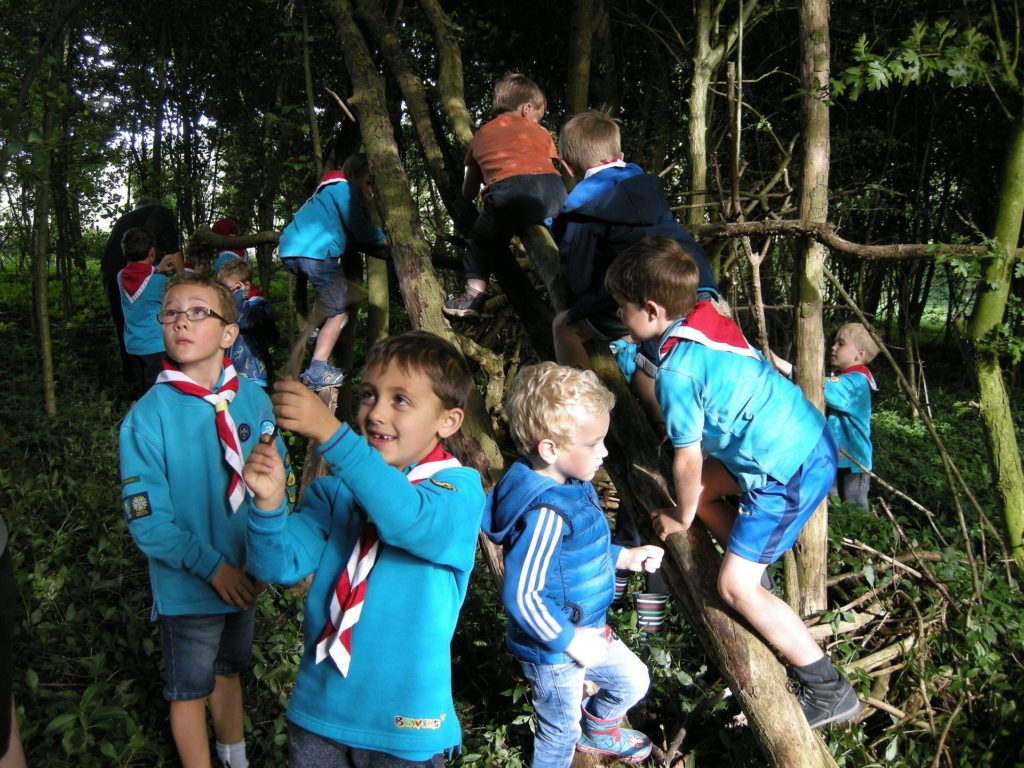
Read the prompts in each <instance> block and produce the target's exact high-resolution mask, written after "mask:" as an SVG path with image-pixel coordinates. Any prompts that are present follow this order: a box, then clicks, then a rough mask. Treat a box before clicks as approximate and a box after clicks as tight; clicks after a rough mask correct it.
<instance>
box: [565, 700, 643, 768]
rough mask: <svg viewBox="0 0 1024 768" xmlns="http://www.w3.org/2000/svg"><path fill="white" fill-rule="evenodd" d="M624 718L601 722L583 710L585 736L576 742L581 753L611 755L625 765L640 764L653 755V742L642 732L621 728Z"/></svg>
mask: <svg viewBox="0 0 1024 768" xmlns="http://www.w3.org/2000/svg"><path fill="white" fill-rule="evenodd" d="M621 724H622V718H621V717H620V718H616V719H614V720H601V719H600V718H597V717H594V716H593V715H592V714H590V713H589V712H587V710H586V709H584V710H583V723H582V726H583V735H582V736H580V740H579V741H577V742H576V749H577V750H578V751H580V752H596V753H598V754H600V755H609V756H611V757H614V758H615V759H616V760H619V761H621V762H623V763H639V762H641V761H642V760H646V759H647V757H648V756H649V755H650V754H651V740H650V739H649V738H647V737H646V736H644V735H643V734H642V733H640V731H634V730H633V729H632V728H621V727H620V726H621Z"/></svg>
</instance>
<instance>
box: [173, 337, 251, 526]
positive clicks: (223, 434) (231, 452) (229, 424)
mask: <svg viewBox="0 0 1024 768" xmlns="http://www.w3.org/2000/svg"><path fill="white" fill-rule="evenodd" d="M156 383H157V384H169V385H170V386H172V387H174V388H175V389H176V390H178V391H179V392H182V393H184V394H186V395H193V396H194V397H201V398H202V399H203V400H205V401H206V402H208V403H209V404H210V405H212V406H213V410H214V413H215V415H214V422H215V423H216V425H217V437H219V438H220V442H221V445H223V446H224V463H225V464H227V465H228V470H229V471H230V477H229V479H228V504H230V505H231V513H232V514H234V513H235V512H237V511H238V508H239V507H240V506H242V502H243V501H245V493H246V490H247V489H246V487H245V482H244V481H243V480H242V465H243V463H244V462H243V461H242V442H241V441H240V440H239V439H238V430H237V429H236V428H235V421H234V419H232V418H231V413H230V412H229V411H228V404H229V403H230V402H231V401H232V400H233V399H234V397H235V395H236V394H238V376H237V375H236V373H235V367H234V366H233V365H232V364H231V358H229V357H225V358H224V380H223V381H222V382H221V385H220V387H218V388H217V390H216V391H212V390H209V389H207V388H206V387H204V386H202V385H200V384H197V383H196V382H195V381H193V380H192V379H191V378H189V377H188V376H186V375H185V374H184V373H182V372H181V371H180V370H179V369H178V366H177V365H176V364H175V363H174V362H173V361H171V360H168V359H167V358H164V369H163V370H162V371H161V372H160V375H159V376H157V377H156Z"/></svg>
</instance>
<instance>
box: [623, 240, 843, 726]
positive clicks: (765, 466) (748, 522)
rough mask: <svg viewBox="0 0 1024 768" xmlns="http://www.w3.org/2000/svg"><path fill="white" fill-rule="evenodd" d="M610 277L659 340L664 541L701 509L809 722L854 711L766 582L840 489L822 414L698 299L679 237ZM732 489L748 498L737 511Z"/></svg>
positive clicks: (724, 578) (733, 598)
mask: <svg viewBox="0 0 1024 768" xmlns="http://www.w3.org/2000/svg"><path fill="white" fill-rule="evenodd" d="M606 280H607V286H608V290H609V291H611V293H612V295H613V296H614V297H615V300H616V302H618V304H619V307H620V309H619V316H620V317H621V318H622V322H623V323H624V324H625V325H626V327H627V328H629V331H630V333H631V334H632V336H633V338H635V339H636V340H637V341H641V342H642V341H647V340H651V339H657V340H658V341H659V353H660V355H661V360H660V365H659V368H658V372H657V376H656V379H655V391H656V394H657V398H658V403H659V404H660V406H661V409H662V413H663V414H664V417H665V423H666V432H667V435H668V439H669V440H670V441H671V443H672V445H673V447H674V448H675V458H674V460H673V478H674V481H675V491H676V504H677V506H676V507H673V508H670V509H665V510H657V511H656V512H654V513H652V514H653V517H654V526H655V529H656V530H657V531H658V533H659V534H660V535H661V537H662V539H665V538H667V537H668V536H670V535H671V534H673V533H678V532H682V531H685V530H687V529H688V528H689V527H690V525H691V524H692V523H693V520H694V518H695V517H698V516H699V517H700V519H701V522H703V523H704V525H705V526H707V528H708V530H709V531H710V532H711V534H712V535H713V536H714V537H715V539H717V540H718V542H719V544H721V545H722V546H723V547H724V548H725V556H724V559H723V562H722V569H721V572H720V573H719V576H718V589H719V592H720V593H721V595H722V599H723V600H725V602H726V603H727V604H728V605H729V606H730V607H732V608H733V609H734V610H736V611H737V612H738V613H740V614H741V615H742V616H743V617H744V618H745V619H746V620H747V621H748V622H750V624H751V626H753V627H754V629H756V630H757V631H758V632H759V633H760V634H761V636H762V637H763V638H764V639H765V640H767V641H768V642H769V643H771V644H772V645H774V646H775V647H776V648H777V649H778V650H779V652H780V653H781V654H782V656H783V657H784V658H785V659H786V660H787V661H788V662H789V663H790V665H792V667H793V671H794V673H795V675H796V678H797V691H798V693H797V697H798V699H799V701H800V705H801V707H802V708H803V711H804V714H805V716H806V717H807V722H808V723H809V724H810V725H811V727H812V728H819V727H821V726H823V725H825V724H826V723H831V722H842V721H845V720H849V719H850V718H852V717H853V716H854V715H856V714H857V712H858V711H859V710H860V702H859V701H858V700H857V695H856V693H855V692H854V690H853V688H852V687H851V686H850V684H849V683H848V682H847V681H846V679H845V678H844V677H843V676H842V675H841V674H840V673H839V672H838V670H836V668H835V667H834V666H833V665H832V663H831V662H830V661H829V660H828V658H827V657H826V656H825V655H824V653H823V652H822V650H821V648H819V647H818V645H817V643H815V641H814V639H813V638H812V637H811V634H810V632H809V631H808V630H807V627H806V626H804V623H803V621H801V620H800V616H799V615H797V613H796V612H795V611H794V610H793V609H792V608H791V607H790V606H789V605H787V604H786V603H785V602H784V601H782V600H780V599H779V598H777V597H775V596H774V595H773V594H772V593H771V592H769V591H768V590H767V589H765V588H764V587H763V586H762V582H761V578H762V576H763V574H764V571H765V568H766V567H767V566H768V565H769V564H771V563H773V562H775V561H776V560H778V559H779V558H780V557H782V555H783V554H784V553H785V552H786V550H788V549H790V548H791V547H792V546H793V544H794V543H795V542H796V538H797V535H798V534H799V533H800V529H801V528H803V526H804V524H805V523H806V522H807V520H808V519H809V518H810V516H811V515H812V514H813V513H814V510H815V508H816V507H817V506H818V504H819V502H821V500H822V499H824V498H825V495H826V494H827V493H828V491H829V489H830V488H831V487H832V481H833V479H834V478H835V472H836V445H835V441H834V440H833V439H832V436H831V434H830V433H829V430H828V428H827V426H826V424H825V418H824V416H822V414H821V413H820V412H819V411H818V410H817V409H816V408H815V407H814V406H813V405H812V404H811V403H810V402H809V401H808V400H807V398H805V397H804V396H803V393H802V392H801V391H800V390H799V388H797V387H796V386H795V385H794V384H792V383H791V382H790V381H788V380H787V379H785V378H784V377H782V376H781V375H779V374H778V372H776V371H775V369H774V368H773V367H772V365H771V364H770V363H769V362H768V361H767V360H765V358H764V357H763V356H762V355H761V353H760V352H758V351H757V350H755V349H754V348H753V347H752V346H751V345H750V344H749V343H748V342H747V340H746V339H745V338H744V337H743V333H742V331H741V330H740V329H739V327H738V326H737V325H736V324H735V323H733V322H732V320H729V319H728V318H725V317H723V316H721V315H719V314H718V312H716V311H715V308H714V306H713V305H712V304H711V303H710V302H701V303H700V304H697V302H696V293H697V284H698V270H697V266H696V265H695V264H694V262H693V260H692V259H691V258H690V257H689V256H688V255H687V254H686V253H685V252H684V251H683V250H682V248H680V247H679V245H678V244H677V243H676V242H674V241H673V240H669V239H668V238H650V239H647V240H643V241H641V242H640V243H639V244H637V245H635V246H633V247H632V248H630V249H629V250H628V251H626V252H625V253H623V254H622V255H620V256H619V258H618V259H616V260H615V261H614V262H612V265H611V267H610V268H609V269H608V274H607V278H606ZM705 453H706V454H707V458H706V459H705V458H704V454H705ZM724 496H739V512H738V513H737V511H736V510H735V509H733V507H732V506H730V505H729V504H728V503H726V502H725V500H724V499H723V497H724Z"/></svg>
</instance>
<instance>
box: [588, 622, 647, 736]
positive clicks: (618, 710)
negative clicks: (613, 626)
mask: <svg viewBox="0 0 1024 768" xmlns="http://www.w3.org/2000/svg"><path fill="white" fill-rule="evenodd" d="M586 679H587V680H593V681H594V682H595V683H597V684H598V685H600V686H601V690H599V691H598V692H597V693H595V694H594V695H593V696H591V697H590V698H589V699H587V703H586V706H585V707H584V709H585V710H586V711H587V712H589V713H590V714H591V715H593V716H594V717H596V718H599V719H601V720H621V719H622V718H623V717H625V716H626V713H627V712H628V711H629V710H630V709H631V708H632V707H634V706H635V705H636V704H637V703H638V702H639V701H640V700H641V699H643V697H644V696H645V695H646V694H647V689H648V688H650V685H651V677H650V673H649V672H648V671H647V665H646V664H644V663H643V662H642V661H640V659H638V658H637V656H636V654H635V653H633V652H632V651H631V650H629V648H628V647H626V644H625V643H623V642H622V641H621V640H619V639H618V638H616V639H615V640H614V641H613V642H612V643H611V644H610V645H609V646H608V655H607V656H605V658H604V661H603V662H601V663H600V664H598V665H597V666H595V667H589V668H588V669H587V670H586Z"/></svg>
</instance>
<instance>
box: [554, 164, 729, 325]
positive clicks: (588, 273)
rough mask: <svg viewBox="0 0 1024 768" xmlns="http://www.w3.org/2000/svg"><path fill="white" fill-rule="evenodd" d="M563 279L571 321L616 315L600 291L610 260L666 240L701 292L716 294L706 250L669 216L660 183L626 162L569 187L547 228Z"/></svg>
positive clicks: (607, 296) (604, 292)
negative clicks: (693, 269) (683, 258)
mask: <svg viewBox="0 0 1024 768" xmlns="http://www.w3.org/2000/svg"><path fill="white" fill-rule="evenodd" d="M551 234H552V235H553V236H554V239H555V242H556V243H558V252H559V254H560V256H561V269H562V275H563V276H564V277H565V279H566V281H567V282H568V284H569V294H570V301H571V304H570V306H569V321H570V322H571V323H574V322H576V321H578V320H581V319H583V318H586V317H590V316H591V315H595V314H600V315H606V316H614V315H615V312H616V309H617V305H616V303H615V299H613V298H612V296H611V294H609V293H608V291H607V290H606V289H605V287H604V276H605V273H606V272H607V271H608V267H609V266H610V265H611V263H612V260H613V259H614V258H615V257H616V256H618V255H619V254H620V253H622V251H624V250H626V249H627V248H629V247H630V246H631V245H635V244H636V243H638V242H640V241H641V240H643V239H644V238H645V237H669V238H672V239H673V240H675V241H676V242H677V243H679V245H681V246H682V248H683V250H685V251H686V252H687V253H688V254H690V256H692V257H693V260H694V261H695V262H696V263H697V268H698V269H699V270H700V285H699V290H710V291H714V292H715V293H717V284H716V283H715V276H714V274H713V273H712V271H711V264H710V262H709V261H708V257H707V254H706V253H705V252H704V249H703V248H702V247H701V246H700V244H699V243H697V241H696V240H694V239H693V238H692V237H691V236H690V234H689V233H688V232H687V231H686V230H685V229H683V228H682V227H681V226H680V225H679V224H678V223H677V222H676V220H675V219H674V218H673V217H672V211H671V209H670V208H669V207H668V203H667V202H666V201H665V197H664V195H663V194H662V185H661V179H659V178H658V177H657V176H654V175H652V174H649V173H644V171H643V169H641V168H640V166H638V165H635V164H634V163H627V164H626V165H625V166H624V167H622V168H617V167H611V168H605V169H604V170H603V171H599V172H597V173H595V174H594V175H592V176H591V177H590V178H587V179H584V180H583V181H581V182H580V183H578V184H577V185H576V186H575V187H573V190H572V192H570V193H569V196H568V197H567V198H566V200H565V204H564V205H563V206H562V210H561V212H560V213H559V214H558V216H557V217H556V218H555V220H554V222H553V223H552V225H551Z"/></svg>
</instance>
